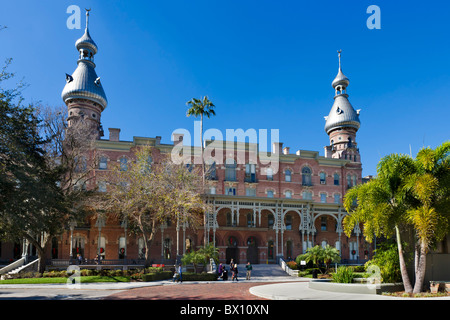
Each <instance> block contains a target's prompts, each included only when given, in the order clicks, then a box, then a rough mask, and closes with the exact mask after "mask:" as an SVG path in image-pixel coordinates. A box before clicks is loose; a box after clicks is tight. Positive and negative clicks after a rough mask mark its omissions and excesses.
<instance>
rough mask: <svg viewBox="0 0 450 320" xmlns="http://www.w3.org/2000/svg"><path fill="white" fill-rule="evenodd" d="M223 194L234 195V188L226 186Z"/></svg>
mask: <svg viewBox="0 0 450 320" xmlns="http://www.w3.org/2000/svg"><path fill="white" fill-rule="evenodd" d="M225 194H226V195H229V196H235V195H236V188H226V190H225Z"/></svg>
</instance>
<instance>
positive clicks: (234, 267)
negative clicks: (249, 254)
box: [217, 259, 253, 281]
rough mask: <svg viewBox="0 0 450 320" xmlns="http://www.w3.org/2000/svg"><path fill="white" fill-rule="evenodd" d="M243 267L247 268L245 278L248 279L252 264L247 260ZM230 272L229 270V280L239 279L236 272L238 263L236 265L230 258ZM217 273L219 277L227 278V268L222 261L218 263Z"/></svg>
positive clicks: (224, 279)
mask: <svg viewBox="0 0 450 320" xmlns="http://www.w3.org/2000/svg"><path fill="white" fill-rule="evenodd" d="M245 269H247V272H246V278H245V279H246V280H250V278H251V274H252V269H253V267H252V264H251V263H250V261H249V262H247V265H246V266H245ZM230 272H231V281H234V280H236V281H239V279H238V272H239V270H238V265H237V263H235V262H234V260H233V259H231V261H230ZM217 275H218V277H219V279H222V280H223V281H226V280H228V271H227V268H226V267H225V266H224V265H223V264H222V263H220V264H219V267H218V268H217Z"/></svg>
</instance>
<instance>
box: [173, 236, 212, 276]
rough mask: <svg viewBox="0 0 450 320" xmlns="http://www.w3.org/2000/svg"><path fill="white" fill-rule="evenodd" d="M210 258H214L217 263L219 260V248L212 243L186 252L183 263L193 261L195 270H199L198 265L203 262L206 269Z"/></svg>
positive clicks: (182, 259)
mask: <svg viewBox="0 0 450 320" xmlns="http://www.w3.org/2000/svg"><path fill="white" fill-rule="evenodd" d="M210 259H214V262H215V263H216V264H217V263H218V261H219V249H218V248H215V247H214V245H213V244H212V243H210V244H208V245H207V246H205V247H204V248H199V249H198V250H196V251H193V252H189V253H186V254H185V255H184V256H183V258H181V262H182V264H183V265H187V264H191V263H192V264H193V265H194V271H195V272H197V266H198V265H199V264H203V269H204V268H205V266H206V265H207V264H208V263H209V261H210Z"/></svg>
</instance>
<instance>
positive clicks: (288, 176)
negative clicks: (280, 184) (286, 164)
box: [284, 170, 292, 182]
mask: <svg viewBox="0 0 450 320" xmlns="http://www.w3.org/2000/svg"><path fill="white" fill-rule="evenodd" d="M284 176H285V181H286V182H291V181H292V173H291V170H286V171H285V172H284Z"/></svg>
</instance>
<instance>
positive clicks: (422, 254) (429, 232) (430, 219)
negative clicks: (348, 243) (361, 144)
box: [344, 142, 450, 293]
mask: <svg viewBox="0 0 450 320" xmlns="http://www.w3.org/2000/svg"><path fill="white" fill-rule="evenodd" d="M449 153H450V143H448V142H446V143H444V144H442V145H441V146H439V147H438V148H436V149H435V150H433V149H431V148H423V149H422V150H420V151H419V153H418V154H417V156H416V158H415V159H412V158H411V157H409V156H406V155H397V154H392V155H389V156H386V157H384V158H383V159H381V161H380V162H379V164H378V167H377V177H376V178H375V179H373V180H372V181H370V182H369V183H367V184H362V185H359V186H357V187H355V188H352V189H350V190H349V191H348V192H347V194H346V196H345V200H344V207H345V209H346V210H347V212H349V215H348V216H346V217H345V218H344V229H345V232H346V234H347V235H349V234H350V233H351V230H352V228H353V227H354V225H355V224H356V223H358V222H363V223H364V235H365V237H366V239H367V240H368V241H372V239H373V236H374V235H376V236H377V237H379V236H381V235H384V236H386V237H387V238H389V237H391V236H393V235H394V234H395V237H396V240H397V248H398V255H399V265H400V271H401V275H402V280H403V285H404V287H405V291H406V292H407V293H411V292H414V293H418V292H421V291H422V290H423V279H424V276H425V269H426V254H427V253H428V251H429V248H430V246H432V244H433V243H435V242H436V241H440V240H441V239H442V238H443V237H444V236H445V234H447V233H448V231H449V229H448V226H449V223H448V220H449V213H448V212H449V210H450V205H449V204H450V157H449ZM355 202H357V205H355ZM401 230H413V231H414V232H415V234H416V238H417V245H415V247H416V259H415V269H416V276H415V284H414V288H413V286H412V285H411V282H410V279H409V276H408V273H407V270H406V260H405V254H404V248H403V244H402V240H401V237H400V234H401V232H400V231H401ZM393 231H395V232H393ZM413 245H414V244H413Z"/></svg>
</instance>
